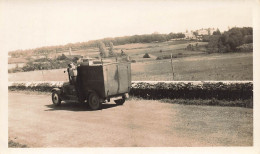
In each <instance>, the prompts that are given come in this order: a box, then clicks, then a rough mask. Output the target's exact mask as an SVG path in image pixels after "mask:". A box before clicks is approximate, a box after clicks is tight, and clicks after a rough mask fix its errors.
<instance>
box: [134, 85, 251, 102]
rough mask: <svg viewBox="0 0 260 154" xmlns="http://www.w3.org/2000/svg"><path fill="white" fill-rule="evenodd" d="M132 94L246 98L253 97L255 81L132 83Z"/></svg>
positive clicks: (175, 97)
mask: <svg viewBox="0 0 260 154" xmlns="http://www.w3.org/2000/svg"><path fill="white" fill-rule="evenodd" d="M130 94H131V95H134V96H137V97H141V98H145V99H163V98H168V99H179V98H183V99H213V98H214V99H218V100H239V99H241V100H246V99H252V98H253V83H251V82H248V83H223V82H216V83H211V82H201V83H200V84H193V83H191V82H188V83H184V82H176V83H165V82H158V83H155V84H154V83H148V82H138V83H134V84H132V88H131V91H130Z"/></svg>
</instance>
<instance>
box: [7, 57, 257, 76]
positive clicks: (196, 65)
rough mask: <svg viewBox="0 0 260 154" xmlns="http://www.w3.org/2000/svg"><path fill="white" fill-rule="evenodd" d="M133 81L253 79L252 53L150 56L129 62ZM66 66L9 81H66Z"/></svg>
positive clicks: (14, 74)
mask: <svg viewBox="0 0 260 154" xmlns="http://www.w3.org/2000/svg"><path fill="white" fill-rule="evenodd" d="M131 67H132V80H134V81H148V80H150V81H152V80H157V81H158V80H161V81H163V80H165V81H171V80H175V81H205V80H218V81H220V80H253V54H252V53H232V54H210V55H208V54H206V55H205V54H204V55H200V56H192V57H184V58H176V59H174V60H173V67H174V79H173V77H172V71H171V63H170V60H153V61H144V62H136V63H132V64H131ZM65 70H66V69H58V70H44V71H33V72H19V73H11V74H9V81H67V80H68V79H67V78H68V76H67V73H64V71H65Z"/></svg>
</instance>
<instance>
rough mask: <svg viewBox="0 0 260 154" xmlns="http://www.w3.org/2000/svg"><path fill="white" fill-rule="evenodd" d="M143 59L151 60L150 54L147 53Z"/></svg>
mask: <svg viewBox="0 0 260 154" xmlns="http://www.w3.org/2000/svg"><path fill="white" fill-rule="evenodd" d="M143 58H151V57H150V55H149V54H148V53H145V54H144V56H143Z"/></svg>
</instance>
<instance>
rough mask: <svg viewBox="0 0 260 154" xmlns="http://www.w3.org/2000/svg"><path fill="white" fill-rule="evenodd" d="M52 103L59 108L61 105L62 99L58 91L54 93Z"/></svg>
mask: <svg viewBox="0 0 260 154" xmlns="http://www.w3.org/2000/svg"><path fill="white" fill-rule="evenodd" d="M52 103H53V104H54V105H55V106H59V105H60V104H61V98H60V95H59V94H58V92H57V91H54V92H52Z"/></svg>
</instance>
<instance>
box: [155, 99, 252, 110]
mask: <svg viewBox="0 0 260 154" xmlns="http://www.w3.org/2000/svg"><path fill="white" fill-rule="evenodd" d="M160 102H162V103H170V104H183V105H208V106H230V107H231V106H232V107H245V108H253V99H247V100H232V101H230V100H217V99H161V100H160Z"/></svg>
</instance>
